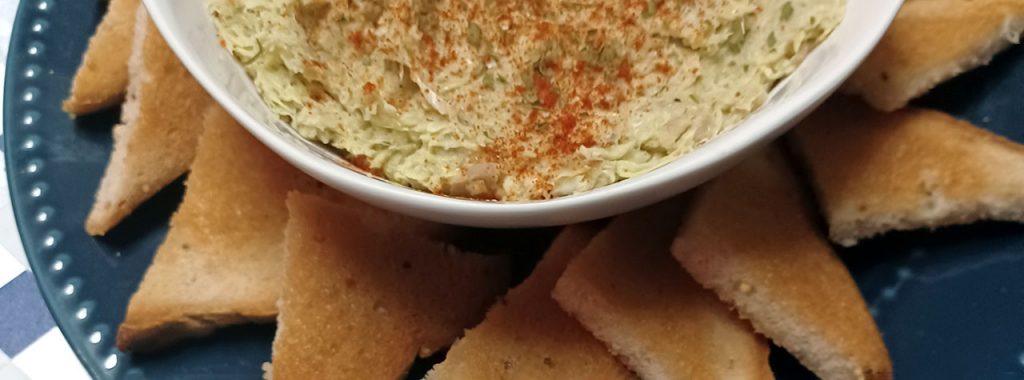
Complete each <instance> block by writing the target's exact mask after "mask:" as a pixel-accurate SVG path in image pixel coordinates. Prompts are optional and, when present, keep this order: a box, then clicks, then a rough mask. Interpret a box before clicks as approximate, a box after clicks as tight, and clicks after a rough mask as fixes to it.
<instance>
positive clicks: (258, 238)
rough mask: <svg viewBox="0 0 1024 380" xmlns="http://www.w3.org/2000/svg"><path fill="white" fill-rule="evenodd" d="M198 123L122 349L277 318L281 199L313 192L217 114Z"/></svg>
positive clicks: (122, 335) (284, 216) (216, 110)
mask: <svg viewBox="0 0 1024 380" xmlns="http://www.w3.org/2000/svg"><path fill="white" fill-rule="evenodd" d="M205 123H206V127H205V132H204V134H203V136H202V139H201V142H200V148H199V151H198V153H197V156H196V160H195V162H194V163H193V164H192V174H191V175H190V176H189V179H188V188H187V192H186V193H185V199H184V201H183V202H182V203H181V205H180V207H179V209H178V212H177V213H176V214H175V215H174V217H173V218H172V220H171V229H170V231H169V232H168V235H167V239H166V240H165V241H164V243H163V245H161V246H160V248H159V249H158V250H157V253H156V256H155V257H154V259H153V263H152V264H151V266H150V267H149V269H148V270H147V271H146V275H145V277H144V278H143V280H142V283H141V284H140V286H139V289H138V291H137V292H136V293H135V294H134V295H133V296H132V299H131V301H130V302H129V304H128V311H127V312H126V315H125V320H124V322H123V323H122V324H121V327H120V329H119V331H118V336H117V339H118V347H119V348H121V349H122V350H126V351H140V350H153V349H157V348H160V347H161V346H163V345H166V344H169V343H172V342H174V341H176V340H180V339H183V338H186V337H190V336H198V335H204V334H207V333H209V332H210V331H213V330H214V329H215V328H217V327H220V326H224V325H230V324H237V323H242V322H247V321H255V322H268V321H272V320H273V318H274V317H275V316H276V315H277V307H276V302H277V299H278V293H279V289H280V284H281V279H280V277H281V265H282V263H283V260H284V226H285V223H286V222H287V220H288V210H287V208H286V207H285V197H286V196H287V193H288V191H291V190H293V189H304V190H307V191H313V190H315V189H317V188H318V187H319V186H318V184H317V182H316V181H314V180H313V179H312V178H310V177H308V176H306V175H305V174H303V173H302V172H300V171H298V169H295V168H293V167H292V166H291V165H289V164H288V163H286V162H285V161H284V160H282V159H280V158H279V157H278V156H277V155H275V154H274V153H273V152H271V151H270V150H269V149H267V148H266V147H264V146H263V145H262V144H260V142H259V141H257V140H256V139H255V138H253V137H252V136H251V135H249V133H248V132H247V131H245V130H244V129H243V128H242V127H241V126H240V125H238V124H237V123H236V122H235V121H234V120H233V119H232V118H231V116H230V115H228V114H227V113H226V112H225V111H224V110H223V109H221V108H220V107H217V106H211V107H210V109H209V111H208V112H207V113H206V118H205Z"/></svg>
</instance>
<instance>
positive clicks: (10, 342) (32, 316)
mask: <svg viewBox="0 0 1024 380" xmlns="http://www.w3.org/2000/svg"><path fill="white" fill-rule="evenodd" d="M18 3H19V1H18V0H2V1H0V99H2V98H3V80H4V76H3V75H4V72H5V71H6V66H7V54H8V51H7V48H8V42H9V41H10V38H11V27H12V25H13V24H14V16H15V11H16V10H17V8H18ZM2 116H3V109H2V107H0V119H2ZM2 136H3V123H0V137H2ZM0 141H2V139H0ZM0 149H2V145H0ZM4 167H5V166H4V157H3V155H2V154H0V380H24V379H68V380H75V379H88V378H89V375H88V374H86V372H85V369H83V368H82V364H81V363H79V361H78V358H77V357H75V355H74V353H73V352H71V348H70V347H68V343H67V341H66V340H65V339H64V335H62V334H61V333H60V330H58V329H57V327H56V325H54V322H53V319H52V318H51V317H50V312H49V310H47V308H46V304H45V303H44V302H43V298H42V296H40V295H39V289H38V288H37V287H36V282H35V279H34V278H33V277H32V273H30V272H29V270H28V261H27V260H26V259H25V251H24V250H23V249H22V247H21V239H19V237H18V228H17V226H16V225H15V224H14V214H13V212H12V211H11V197H10V194H8V189H7V176H6V175H5V174H3V172H4Z"/></svg>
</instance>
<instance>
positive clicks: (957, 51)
mask: <svg viewBox="0 0 1024 380" xmlns="http://www.w3.org/2000/svg"><path fill="white" fill-rule="evenodd" d="M1021 31H1024V0H972V1H965V0H908V1H907V2H906V3H905V4H904V5H903V9H901V10H900V12H899V14H897V16H896V19H895V20H894V21H893V24H892V26H891V27H890V28H889V31H888V32H887V33H886V34H885V37H883V38H882V40H881V42H879V45H878V46H877V47H876V48H875V50H874V52H872V53H871V55H870V56H869V57H868V58H867V60H866V61H865V62H864V63H863V64H862V65H861V67H860V68H859V69H858V70H857V72H856V73H854V74H853V76H852V77H851V78H850V80H849V81H847V83H846V84H845V85H844V91H845V92H848V93H853V94H860V95H863V96H864V98H865V99H866V100H867V101H868V103H870V104H871V105H872V106H874V107H875V108H878V109H880V110H885V111H894V110H897V109H899V108H902V107H903V106H905V105H906V104H907V102H908V101H910V100H911V99H913V98H916V97H918V96H920V95H922V94H924V93H925V92H927V91H928V90H931V89H932V88H933V87H935V85H937V84H939V83H940V82H943V81H945V80H947V79H950V78H952V77H955V76H957V75H959V74H960V73H963V72H965V71H967V70H970V69H973V68H975V67H977V66H980V65H984V64H986V63H988V62H989V60H990V59H992V56H993V55H995V54H996V53H997V52H999V51H1000V50H1003V49H1004V48H1006V47H1007V46H1009V45H1010V43H1011V42H1012V43H1016V42H1017V41H1018V39H1019V38H1020V34H1021Z"/></svg>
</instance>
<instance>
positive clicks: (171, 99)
mask: <svg viewBox="0 0 1024 380" xmlns="http://www.w3.org/2000/svg"><path fill="white" fill-rule="evenodd" d="M137 16H138V18H137V21H136V28H135V29H136V30H135V36H134V37H135V43H134V44H133V53H132V57H131V61H130V63H129V72H130V73H131V81H130V83H129V88H128V100H127V101H126V102H125V105H124V110H123V111H122V114H121V118H122V124H121V125H118V126H116V127H114V151H113V153H112V155H111V157H110V163H109V164H108V166H107V170H106V173H105V174H104V175H103V179H102V180H101V182H100V188H99V190H98V191H97V193H96V203H95V204H93V208H92V211H91V212H90V213H89V217H88V219H87V220H86V222H85V229H86V231H87V232H89V234H91V235H104V234H106V233H107V231H109V230H110V229H111V228H113V227H114V226H115V225H116V224H117V223H119V222H120V221H121V220H122V219H124V217H126V216H128V214H130V213H131V212H132V210H134V209H135V207H137V206H138V205H139V204H141V203H142V202H144V201H145V200H146V199H149V197H151V196H153V194H156V193H157V192H158V191H160V189H162V188H163V187H164V186H166V185H167V184H168V183H171V181H174V180H175V179H176V178H178V177H180V176H181V175H182V174H184V173H185V171H186V170H187V169H188V166H189V164H191V163H192V159H193V158H194V157H195V153H196V144H197V142H198V140H199V135H200V133H201V132H202V125H203V121H202V118H201V115H202V114H203V112H204V111H205V110H206V108H207V107H208V106H209V105H211V104H213V101H212V100H211V99H210V98H209V96H207V95H206V92H205V91H204V90H203V88H202V87H200V86H199V84H198V83H196V81H195V80H194V79H192V75H190V74H189V73H188V71H186V70H185V67H184V66H182V64H181V62H179V61H178V58H177V57H176V56H175V55H174V53H173V52H172V51H171V49H170V48H169V47H168V46H167V43H166V42H164V40H163V37H161V36H160V33H159V32H158V31H157V30H156V27H155V26H154V25H153V23H152V22H151V21H150V20H149V17H148V15H147V14H146V8H145V7H139V11H138V12H137Z"/></svg>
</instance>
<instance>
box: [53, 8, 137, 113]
mask: <svg viewBox="0 0 1024 380" xmlns="http://www.w3.org/2000/svg"><path fill="white" fill-rule="evenodd" d="M138 8H139V0H110V4H109V5H108V9H107V14H106V15H104V16H103V20H102V21H100V25H99V26H98V27H97V29H96V34H94V35H93V36H92V38H91V39H90V40H89V47H88V48H87V49H86V51H85V54H84V55H83V56H82V64H81V66H79V67H78V72H77V73H75V79H74V81H73V82H72V83H71V95H70V96H68V99H67V100H65V101H64V112H67V113H69V114H71V115H72V116H74V115H82V114H87V113H90V112H95V111H98V110H101V109H104V108H107V107H110V106H113V105H115V104H117V103H120V102H121V100H122V99H124V93H125V90H126V89H127V88H128V57H129V56H130V55H131V51H132V49H131V41H132V34H133V33H134V29H135V14H136V11H137V10H138Z"/></svg>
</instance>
